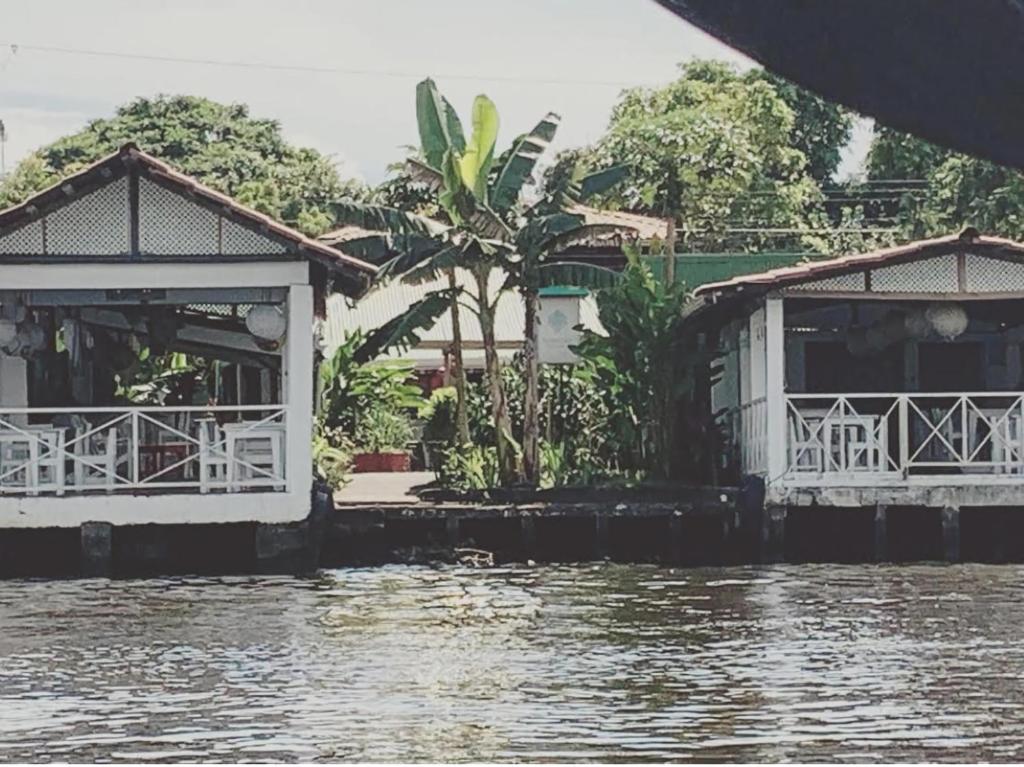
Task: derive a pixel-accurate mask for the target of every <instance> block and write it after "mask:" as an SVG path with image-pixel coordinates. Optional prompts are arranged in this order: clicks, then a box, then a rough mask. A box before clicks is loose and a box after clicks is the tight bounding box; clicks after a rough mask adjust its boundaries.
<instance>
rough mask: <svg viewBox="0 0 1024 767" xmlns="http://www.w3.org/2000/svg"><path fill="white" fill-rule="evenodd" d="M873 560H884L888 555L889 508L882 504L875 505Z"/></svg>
mask: <svg viewBox="0 0 1024 767" xmlns="http://www.w3.org/2000/svg"><path fill="white" fill-rule="evenodd" d="M874 554H875V561H876V562H884V561H885V560H886V559H888V557H889V508H888V507H887V506H885V505H883V504H878V505H877V506H875V551H874Z"/></svg>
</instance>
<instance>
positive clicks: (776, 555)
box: [761, 506, 786, 564]
mask: <svg viewBox="0 0 1024 767" xmlns="http://www.w3.org/2000/svg"><path fill="white" fill-rule="evenodd" d="M785 557H786V507H785V506H766V507H765V509H764V515H763V516H762V517H761V562H762V563H764V564H772V563H776V562H782V561H784V560H785Z"/></svg>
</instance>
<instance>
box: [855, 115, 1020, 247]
mask: <svg viewBox="0 0 1024 767" xmlns="http://www.w3.org/2000/svg"><path fill="white" fill-rule="evenodd" d="M867 171H868V177H869V178H874V179H887V180H892V181H893V182H896V181H899V182H900V183H901V184H903V188H904V192H903V193H902V194H901V195H900V196H899V197H898V198H895V199H894V200H893V201H892V203H891V205H890V209H889V213H890V214H891V215H892V216H893V217H894V219H895V221H896V225H897V226H898V228H899V230H900V233H901V235H902V236H903V237H905V238H917V237H927V236H935V235H941V234H950V233H952V232H956V231H958V230H959V229H962V228H963V227H965V226H974V227H977V228H978V229H979V230H981V231H983V232H987V233H992V234H998V235H1001V236H1004V237H1010V238H1013V239H1021V238H1024V177H1022V176H1021V174H1020V172H1019V171H1017V170H1013V169H1011V168H1004V167H1002V166H999V165H995V164H994V163H991V162H989V161H987V160H980V159H978V158H976V157H970V156H968V155H963V154H958V153H956V152H953V151H950V150H948V149H943V148H942V147H937V146H935V145H934V144H929V143H928V142H926V141H923V140H922V139H919V138H916V137H914V136H910V135H907V134H905V133H900V132H899V131H896V130H892V129H889V128H878V129H876V132H875V137H874V140H873V141H872V144H871V150H870V152H869V154H868V162H867ZM915 182H917V183H916V185H915Z"/></svg>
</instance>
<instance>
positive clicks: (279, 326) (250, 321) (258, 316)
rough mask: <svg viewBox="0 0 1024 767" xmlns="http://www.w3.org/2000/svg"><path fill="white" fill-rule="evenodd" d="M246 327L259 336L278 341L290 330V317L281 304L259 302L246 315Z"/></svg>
mask: <svg viewBox="0 0 1024 767" xmlns="http://www.w3.org/2000/svg"><path fill="white" fill-rule="evenodd" d="M245 327H246V328H248V329H249V332H250V333H252V334H253V335H254V336H256V337H257V338H262V339H264V340H266V341H278V340H280V339H281V338H282V337H283V336H284V334H285V331H287V330H288V318H287V317H285V316H284V309H282V308H281V307H280V306H276V305H271V304H258V305H256V306H254V307H253V308H252V309H250V310H249V313H248V314H247V315H246V316H245Z"/></svg>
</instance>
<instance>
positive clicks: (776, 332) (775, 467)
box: [764, 297, 789, 483]
mask: <svg viewBox="0 0 1024 767" xmlns="http://www.w3.org/2000/svg"><path fill="white" fill-rule="evenodd" d="M782 301H783V299H781V298H777V297H769V298H768V299H767V301H765V323H764V334H765V342H764V350H765V366H764V370H765V432H766V434H765V437H766V439H765V442H766V446H767V451H768V456H767V459H768V460H767V464H768V465H767V469H768V482H769V483H770V482H773V481H775V480H778V479H781V478H782V477H783V476H785V474H786V473H787V472H788V470H789V450H788V442H789V439H788V435H787V433H786V424H787V423H788V421H789V403H788V400H787V398H786V390H785V387H786V328H785V324H784V321H783V304H782Z"/></svg>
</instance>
